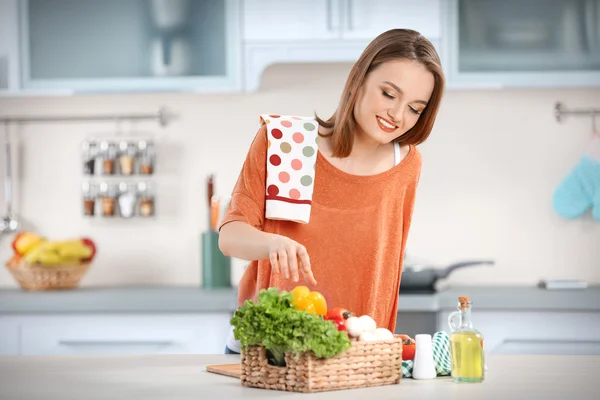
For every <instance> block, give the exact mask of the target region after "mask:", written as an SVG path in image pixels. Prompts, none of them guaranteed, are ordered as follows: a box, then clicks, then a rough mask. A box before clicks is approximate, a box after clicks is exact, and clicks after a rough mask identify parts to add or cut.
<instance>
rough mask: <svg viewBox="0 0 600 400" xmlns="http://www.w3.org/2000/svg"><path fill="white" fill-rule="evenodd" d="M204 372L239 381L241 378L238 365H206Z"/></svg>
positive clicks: (240, 369) (240, 367)
mask: <svg viewBox="0 0 600 400" xmlns="http://www.w3.org/2000/svg"><path fill="white" fill-rule="evenodd" d="M206 372H212V373H213V374H219V375H225V376H230V377H232V378H237V379H240V377H241V376H242V366H241V365H240V364H220V365H207V366H206Z"/></svg>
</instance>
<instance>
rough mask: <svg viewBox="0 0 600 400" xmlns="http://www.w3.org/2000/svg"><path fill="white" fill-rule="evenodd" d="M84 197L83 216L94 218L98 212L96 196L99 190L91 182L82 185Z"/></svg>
mask: <svg viewBox="0 0 600 400" xmlns="http://www.w3.org/2000/svg"><path fill="white" fill-rule="evenodd" d="M81 191H82V196H83V215H85V216H86V217H93V216H94V215H95V214H96V212H95V210H96V195H97V191H98V188H97V187H96V185H95V184H93V183H91V182H87V181H86V182H83V183H82V185H81Z"/></svg>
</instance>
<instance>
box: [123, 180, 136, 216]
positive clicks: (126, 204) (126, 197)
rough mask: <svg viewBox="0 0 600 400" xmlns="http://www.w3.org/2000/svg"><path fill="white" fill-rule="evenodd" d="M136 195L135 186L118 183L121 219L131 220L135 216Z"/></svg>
mask: <svg viewBox="0 0 600 400" xmlns="http://www.w3.org/2000/svg"><path fill="white" fill-rule="evenodd" d="M136 202H137V193H136V188H135V184H134V183H131V184H128V183H127V182H121V183H119V211H120V215H121V217H123V218H131V217H133V216H134V215H135V206H136Z"/></svg>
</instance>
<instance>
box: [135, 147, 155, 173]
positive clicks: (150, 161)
mask: <svg viewBox="0 0 600 400" xmlns="http://www.w3.org/2000/svg"><path fill="white" fill-rule="evenodd" d="M138 149H139V151H140V174H142V175H151V174H152V173H154V143H152V142H150V141H147V140H140V141H139V143H138Z"/></svg>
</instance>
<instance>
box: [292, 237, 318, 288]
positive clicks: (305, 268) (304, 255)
mask: <svg viewBox="0 0 600 400" xmlns="http://www.w3.org/2000/svg"><path fill="white" fill-rule="evenodd" d="M297 254H298V259H299V260H300V264H302V275H303V276H304V280H305V281H306V282H308V283H310V284H311V285H316V284H317V280H316V279H315V277H314V275H313V273H312V268H311V267H310V257H308V252H307V251H306V248H305V247H304V246H300V247H298V253H297Z"/></svg>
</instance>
